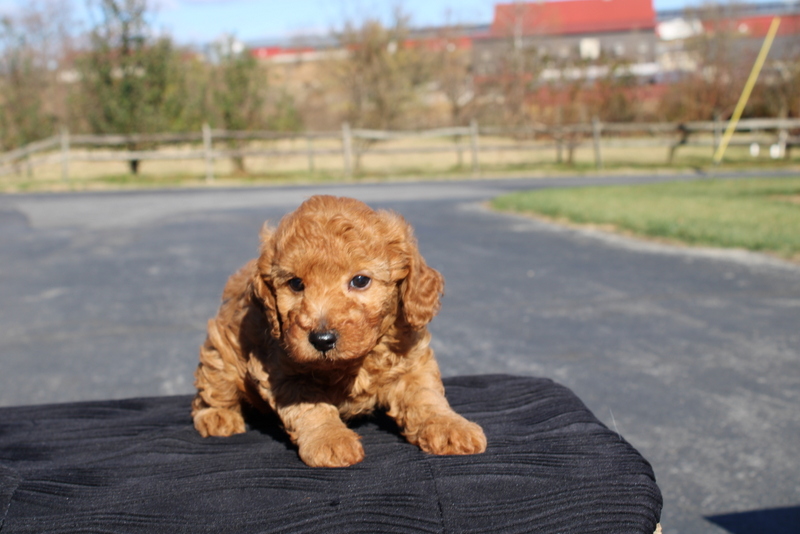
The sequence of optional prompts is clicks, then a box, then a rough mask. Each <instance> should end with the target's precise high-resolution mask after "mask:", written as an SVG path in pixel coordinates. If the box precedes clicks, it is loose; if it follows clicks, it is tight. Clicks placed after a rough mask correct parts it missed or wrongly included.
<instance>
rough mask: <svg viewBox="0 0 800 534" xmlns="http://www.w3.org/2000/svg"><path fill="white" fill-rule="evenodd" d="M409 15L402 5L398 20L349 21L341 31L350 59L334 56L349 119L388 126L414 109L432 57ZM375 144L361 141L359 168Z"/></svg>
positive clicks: (335, 75)
mask: <svg viewBox="0 0 800 534" xmlns="http://www.w3.org/2000/svg"><path fill="white" fill-rule="evenodd" d="M409 29H410V27H409V18H408V16H407V15H405V14H404V13H403V12H402V10H400V9H399V8H397V9H396V10H395V12H394V20H393V21H392V24H391V25H389V26H388V27H387V26H384V25H383V23H381V22H380V21H379V20H377V19H371V18H368V19H366V20H364V22H362V23H361V24H355V23H352V22H348V23H347V24H346V25H345V27H344V29H343V30H342V31H341V32H338V33H336V34H335V37H336V38H337V40H338V42H339V46H340V47H341V48H343V49H344V50H346V51H347V53H348V55H347V57H346V58H345V59H334V60H332V61H331V62H330V68H331V71H332V74H333V78H334V80H335V83H336V85H337V86H338V87H339V90H340V91H341V92H342V94H343V95H344V99H345V101H346V110H345V120H346V121H348V122H349V123H350V124H351V125H353V126H356V127H361V128H376V129H382V130H390V129H397V128H400V127H402V126H404V122H405V119H406V117H407V116H408V114H409V111H410V108H411V107H412V105H413V104H414V103H415V102H416V99H417V95H418V93H419V91H420V90H421V88H422V87H423V86H424V84H425V83H427V82H428V81H429V80H430V78H431V74H430V62H429V60H428V58H427V57H426V55H425V53H424V51H423V50H421V49H420V48H419V47H416V46H413V45H412V44H411V43H410V39H409ZM371 144H372V143H371V142H369V141H359V145H358V146H357V147H356V161H355V168H356V171H358V169H359V168H360V164H361V158H360V156H361V154H362V153H363V152H365V151H366V150H367V149H368V148H369V146H370V145H371Z"/></svg>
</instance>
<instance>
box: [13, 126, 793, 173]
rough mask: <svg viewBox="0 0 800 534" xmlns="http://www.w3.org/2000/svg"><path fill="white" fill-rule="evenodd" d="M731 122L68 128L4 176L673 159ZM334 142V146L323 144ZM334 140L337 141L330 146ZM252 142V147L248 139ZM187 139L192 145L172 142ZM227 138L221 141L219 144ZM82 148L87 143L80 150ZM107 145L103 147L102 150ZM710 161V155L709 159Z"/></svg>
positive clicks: (777, 133) (788, 138)
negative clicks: (278, 164)
mask: <svg viewBox="0 0 800 534" xmlns="http://www.w3.org/2000/svg"><path fill="white" fill-rule="evenodd" d="M724 127H725V123H724V122H720V121H704V122H686V123H604V122H600V121H598V120H594V121H592V122H591V123H588V124H572V125H563V126H546V125H530V126H527V127H521V128H501V127H479V126H478V124H477V123H476V122H472V124H471V125H470V126H466V127H453V128H440V129H434V130H425V131H382V130H365V129H354V128H350V126H349V125H347V124H344V125H343V126H342V129H341V131H336V132H303V133H285V132H269V131H266V132H265V131H224V130H212V129H211V128H209V127H208V125H204V126H203V128H202V131H200V132H189V133H163V134H136V135H72V134H70V133H69V132H68V131H66V130H62V131H61V133H60V134H59V135H56V136H53V137H50V138H48V139H43V140H41V141H37V142H34V143H30V144H28V145H26V146H24V147H21V148H18V149H16V150H12V151H10V152H6V153H5V154H1V155H0V176H2V175H9V174H15V175H25V174H27V175H28V176H33V174H34V170H35V169H36V168H37V167H39V166H42V165H52V164H54V163H55V164H60V166H61V178H62V179H63V180H65V181H66V180H69V179H70V164H71V163H73V162H110V161H113V162H126V161H127V162H131V161H136V162H141V161H156V160H162V161H163V160H199V161H204V162H205V177H206V180H207V181H212V180H214V162H215V161H216V160H219V159H223V158H274V157H286V156H294V157H303V158H305V159H306V160H307V167H308V170H309V171H311V172H313V171H314V170H315V159H316V158H318V157H321V156H331V155H334V156H337V157H341V162H342V164H341V170H342V171H343V173H344V174H345V175H346V176H352V175H353V174H354V173H356V172H357V171H358V167H359V162H360V158H361V157H362V156H363V155H365V154H417V155H419V154H423V153H436V152H440V153H444V152H447V153H453V152H455V153H457V154H458V161H459V163H461V162H462V158H463V156H464V154H469V160H470V167H471V170H472V172H473V174H478V173H480V170H481V154H483V153H486V152H490V151H533V150H553V151H554V152H555V160H556V162H558V163H561V162H564V153H565V152H566V155H567V162H571V161H572V155H573V153H574V151H575V150H576V149H577V148H580V147H584V146H591V147H592V151H593V154H594V164H595V166H596V167H597V168H598V169H601V168H602V167H603V151H604V149H607V148H611V147H622V148H631V149H636V148H642V147H668V148H669V152H668V153H669V155H668V159H667V161H666V163H667V164H671V163H672V161H673V159H674V157H675V153H676V151H677V150H678V149H679V148H681V147H686V146H709V147H716V146H717V145H718V143H719V141H720V139H721V135H722V131H723V129H724ZM736 130H737V132H744V134H740V135H737V136H736V137H734V139H733V140H732V141H731V144H732V145H737V144H738V145H753V144H757V145H758V146H763V145H766V146H770V149H771V152H772V155H773V157H783V156H784V155H786V154H788V151H789V149H790V148H791V147H792V146H793V145H794V146H796V145H800V135H798V132H800V119H746V120H742V121H739V124H738V125H737V128H736ZM441 138H449V139H450V140H451V141H452V143H449V144H441V143H438V144H437V143H428V144H426V143H425V140H433V139H441ZM503 138H505V139H513V140H515V142H514V143H511V144H509V143H499V142H497V140H498V139H503ZM286 139H291V140H295V141H297V140H305V143H304V147H303V148H301V149H298V148H292V149H278V148H264V147H263V146H261V147H252V144H253V142H254V141H277V140H286ZM408 139H416V140H418V141H421V142H419V143H415V144H414V146H405V147H397V146H394V147H387V146H383V147H382V146H381V142H389V141H396V140H408ZM320 141H328V145H329V146H328V147H327V148H326V147H321V146H318V143H319V142H320ZM331 142H333V143H334V144H335V147H334V148H331V147H330V145H331ZM248 144H250V145H251V146H247V145H248ZM170 145H172V146H175V145H183V146H184V147H189V148H188V149H183V150H176V149H165V148H163V147H165V146H167V147H168V146H170ZM220 145H222V146H220ZM76 147H82V150H76ZM98 148H101V149H105V151H98V150H97V149H98ZM709 161H710V159H709Z"/></svg>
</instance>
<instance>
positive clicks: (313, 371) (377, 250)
mask: <svg viewBox="0 0 800 534" xmlns="http://www.w3.org/2000/svg"><path fill="white" fill-rule="evenodd" d="M365 279H366V280H368V285H366V287H358V286H360V285H362V284H363V283H364V280H365ZM443 290H444V279H443V278H442V276H441V275H440V274H439V273H438V272H437V271H436V270H435V269H432V268H431V267H429V266H428V265H426V263H425V260H424V259H423V258H422V256H421V255H420V253H419V251H418V249H417V245H416V240H415V238H414V236H413V231H412V229H411V227H410V226H409V225H408V223H406V222H405V220H404V219H403V218H402V217H400V216H399V215H397V214H394V213H391V212H385V211H373V210H372V209H370V208H369V207H368V206H367V205H365V204H363V203H362V202H359V201H357V200H353V199H349V198H336V197H330V196H314V197H312V198H310V199H309V200H307V201H306V202H305V203H303V204H302V205H301V206H300V207H299V208H298V209H297V210H296V211H295V212H293V213H291V214H289V215H287V216H286V217H284V218H283V219H282V220H281V222H280V224H279V226H278V227H277V229H275V230H272V229H270V228H269V227H267V226H265V227H264V230H263V231H262V233H261V249H260V255H259V257H258V258H256V259H254V260H251V261H250V262H249V263H247V264H246V265H245V266H244V267H243V268H242V269H241V270H239V271H238V272H237V273H235V274H234V275H233V276H231V278H230V279H229V280H228V283H227V285H226V286H225V289H224V291H223V295H222V305H221V306H220V308H219V311H218V313H217V315H216V317H215V318H213V319H211V320H210V321H209V322H208V336H207V338H206V341H205V343H204V344H203V346H202V347H201V349H200V364H199V366H198V368H197V372H196V373H195V377H196V382H195V385H196V386H197V395H196V397H195V399H194V402H193V404H192V417H193V418H194V425H195V428H197V430H198V431H199V432H200V434H201V435H203V436H230V435H232V434H236V433H241V432H244V431H245V422H244V418H243V416H242V404H243V403H247V404H250V405H252V406H255V407H257V408H259V409H261V410H264V411H267V410H272V411H274V412H275V413H276V414H277V415H278V416H279V418H280V420H281V422H282V423H283V427H284V429H285V430H286V432H287V433H288V435H289V437H290V438H291V440H292V442H293V443H295V445H296V446H297V448H298V454H299V456H300V458H301V459H302V460H303V461H304V462H305V463H306V464H308V465H310V466H326V467H341V466H348V465H352V464H355V463H357V462H360V461H361V460H362V459H363V458H364V451H363V448H362V446H361V443H360V441H359V440H360V438H359V436H358V435H357V434H356V433H355V432H354V431H353V430H351V429H349V428H348V427H347V426H346V424H345V421H346V420H347V419H350V418H352V417H355V416H358V415H361V414H368V413H371V412H372V411H373V410H375V409H384V410H386V412H387V413H388V414H389V416H391V417H392V418H394V419H395V421H397V423H398V425H399V427H400V429H401V431H402V432H403V435H404V436H405V437H406V439H408V441H410V442H411V443H414V444H416V445H418V446H419V447H420V448H421V449H422V450H424V451H427V452H429V453H433V454H474V453H479V452H483V451H484V450H485V449H486V438H485V436H484V434H483V431H482V430H481V428H480V427H479V426H478V425H476V424H475V423H472V422H469V421H467V420H466V419H464V418H463V417H461V416H460V415H458V414H456V413H455V412H454V411H453V410H452V408H451V407H450V406H449V404H448V403H447V400H446V399H445V397H444V387H443V385H442V381H441V377H440V373H439V367H438V365H437V364H436V361H435V359H434V354H433V350H432V349H431V348H430V347H429V342H430V334H429V332H428V330H427V324H428V323H429V322H430V321H431V319H433V317H434V315H436V313H437V312H438V310H439V302H440V296H441V295H442V293H443ZM319 332H323V333H328V334H329V335H333V336H335V343H333V344H332V345H331V346H323V347H322V348H320V347H319V345H318V344H317V345H315V344H314V342H312V337H313V336H314V335H315V333H319Z"/></svg>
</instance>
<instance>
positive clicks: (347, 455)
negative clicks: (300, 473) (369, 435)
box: [297, 427, 364, 467]
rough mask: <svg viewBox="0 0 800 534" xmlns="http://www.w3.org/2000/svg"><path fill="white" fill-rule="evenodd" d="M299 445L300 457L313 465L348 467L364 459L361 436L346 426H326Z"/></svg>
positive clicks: (300, 441)
mask: <svg viewBox="0 0 800 534" xmlns="http://www.w3.org/2000/svg"><path fill="white" fill-rule="evenodd" d="M297 446H298V449H299V450H298V453H299V454H300V459H301V460H303V461H304V462H305V463H306V465H309V466H311V467H347V466H349V465H353V464H357V463H358V462H360V461H361V460H363V459H364V448H363V447H362V446H361V437H360V436H359V435H358V434H356V433H355V432H353V431H352V430H350V429H349V428H346V427H341V428H330V427H326V428H325V429H324V430H320V431H319V432H315V433H314V435H312V436H308V437H306V438H304V439H300V440H298V443H297Z"/></svg>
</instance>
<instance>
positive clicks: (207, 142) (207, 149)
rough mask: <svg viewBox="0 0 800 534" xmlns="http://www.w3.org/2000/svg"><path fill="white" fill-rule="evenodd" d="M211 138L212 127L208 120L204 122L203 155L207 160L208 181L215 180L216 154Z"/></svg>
mask: <svg viewBox="0 0 800 534" xmlns="http://www.w3.org/2000/svg"><path fill="white" fill-rule="evenodd" d="M212 149H213V145H212V138H211V127H210V126H209V125H208V123H207V122H204V123H203V155H204V156H205V160H206V182H213V181H214V154H213V151H212Z"/></svg>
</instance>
